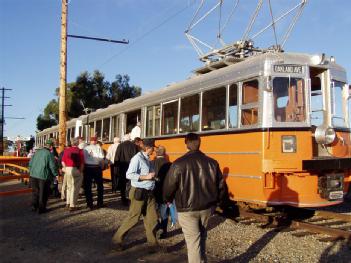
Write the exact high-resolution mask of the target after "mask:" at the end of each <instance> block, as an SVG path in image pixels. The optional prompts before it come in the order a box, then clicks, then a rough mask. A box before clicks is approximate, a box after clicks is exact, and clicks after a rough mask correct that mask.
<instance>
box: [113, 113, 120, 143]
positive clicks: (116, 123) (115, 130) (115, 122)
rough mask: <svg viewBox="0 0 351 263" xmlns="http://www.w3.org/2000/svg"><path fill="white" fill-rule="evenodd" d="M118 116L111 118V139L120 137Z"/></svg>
mask: <svg viewBox="0 0 351 263" xmlns="http://www.w3.org/2000/svg"><path fill="white" fill-rule="evenodd" d="M119 120H120V119H119V116H113V117H112V136H111V138H113V137H118V136H119V135H120V130H119Z"/></svg>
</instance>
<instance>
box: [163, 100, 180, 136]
mask: <svg viewBox="0 0 351 263" xmlns="http://www.w3.org/2000/svg"><path fill="white" fill-rule="evenodd" d="M162 107H163V108H162V135H168V134H176V133H177V132H178V100H177V101H173V102H169V103H164V104H163V105H162Z"/></svg>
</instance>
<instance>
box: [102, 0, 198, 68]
mask: <svg viewBox="0 0 351 263" xmlns="http://www.w3.org/2000/svg"><path fill="white" fill-rule="evenodd" d="M194 3H195V1H193V2H192V3H190V4H187V5H186V6H185V7H183V8H182V9H180V10H179V11H177V12H176V13H174V14H173V15H171V16H170V17H168V18H166V19H165V20H163V21H162V22H161V23H160V24H158V25H156V26H155V27H153V28H151V29H150V30H148V31H146V32H145V33H144V34H142V35H141V36H140V37H138V38H136V40H135V41H133V42H131V43H130V44H129V45H128V47H126V48H124V49H123V50H122V51H120V52H118V53H117V54H115V55H113V56H111V57H110V58H108V59H107V60H105V61H104V62H103V63H102V64H100V65H99V66H98V67H102V66H104V65H106V64H107V63H109V62H110V61H111V60H113V59H114V58H116V57H117V56H119V55H121V54H123V53H124V52H126V51H127V50H128V49H130V48H131V47H132V46H134V45H135V44H136V43H138V42H139V41H141V40H142V39H144V38H145V37H146V36H148V35H149V34H151V33H152V32H154V31H155V30H157V29H159V28H160V27H162V26H163V25H165V24H166V23H168V22H169V21H171V20H172V19H173V18H175V17H176V16H178V15H180V14H181V13H183V12H184V11H185V10H186V9H188V8H189V7H190V6H192V5H193V4H194Z"/></svg>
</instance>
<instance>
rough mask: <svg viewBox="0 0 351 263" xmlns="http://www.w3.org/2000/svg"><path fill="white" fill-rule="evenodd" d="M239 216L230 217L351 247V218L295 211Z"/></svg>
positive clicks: (306, 210)
mask: <svg viewBox="0 0 351 263" xmlns="http://www.w3.org/2000/svg"><path fill="white" fill-rule="evenodd" d="M237 212H238V214H239V215H236V216H228V215H226V217H229V218H231V219H234V220H235V221H237V222H240V223H243V224H253V223H261V224H263V225H262V227H273V228H276V229H277V231H281V232H292V235H294V236H299V237H301V236H307V235H312V234H323V235H326V236H323V237H321V238H319V240H320V241H336V240H346V241H347V242H348V244H349V246H350V247H351V216H349V215H345V214H339V213H334V212H327V211H314V210H308V209H295V212H294V215H289V214H286V213H282V212H272V213H266V212H257V211H256V212H255V211H247V210H245V209H240V208H239V210H238V211H237Z"/></svg>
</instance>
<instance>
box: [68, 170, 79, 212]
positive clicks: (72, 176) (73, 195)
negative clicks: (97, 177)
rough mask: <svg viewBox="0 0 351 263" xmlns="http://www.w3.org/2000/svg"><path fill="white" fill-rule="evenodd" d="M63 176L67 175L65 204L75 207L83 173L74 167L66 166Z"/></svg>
mask: <svg viewBox="0 0 351 263" xmlns="http://www.w3.org/2000/svg"><path fill="white" fill-rule="evenodd" d="M65 177H67V179H66V180H67V190H66V204H67V205H69V206H70V207H76V206H77V201H78V197H79V190H80V187H81V186H82V182H83V174H81V172H80V171H79V170H78V169H77V168H76V167H66V168H65Z"/></svg>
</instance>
